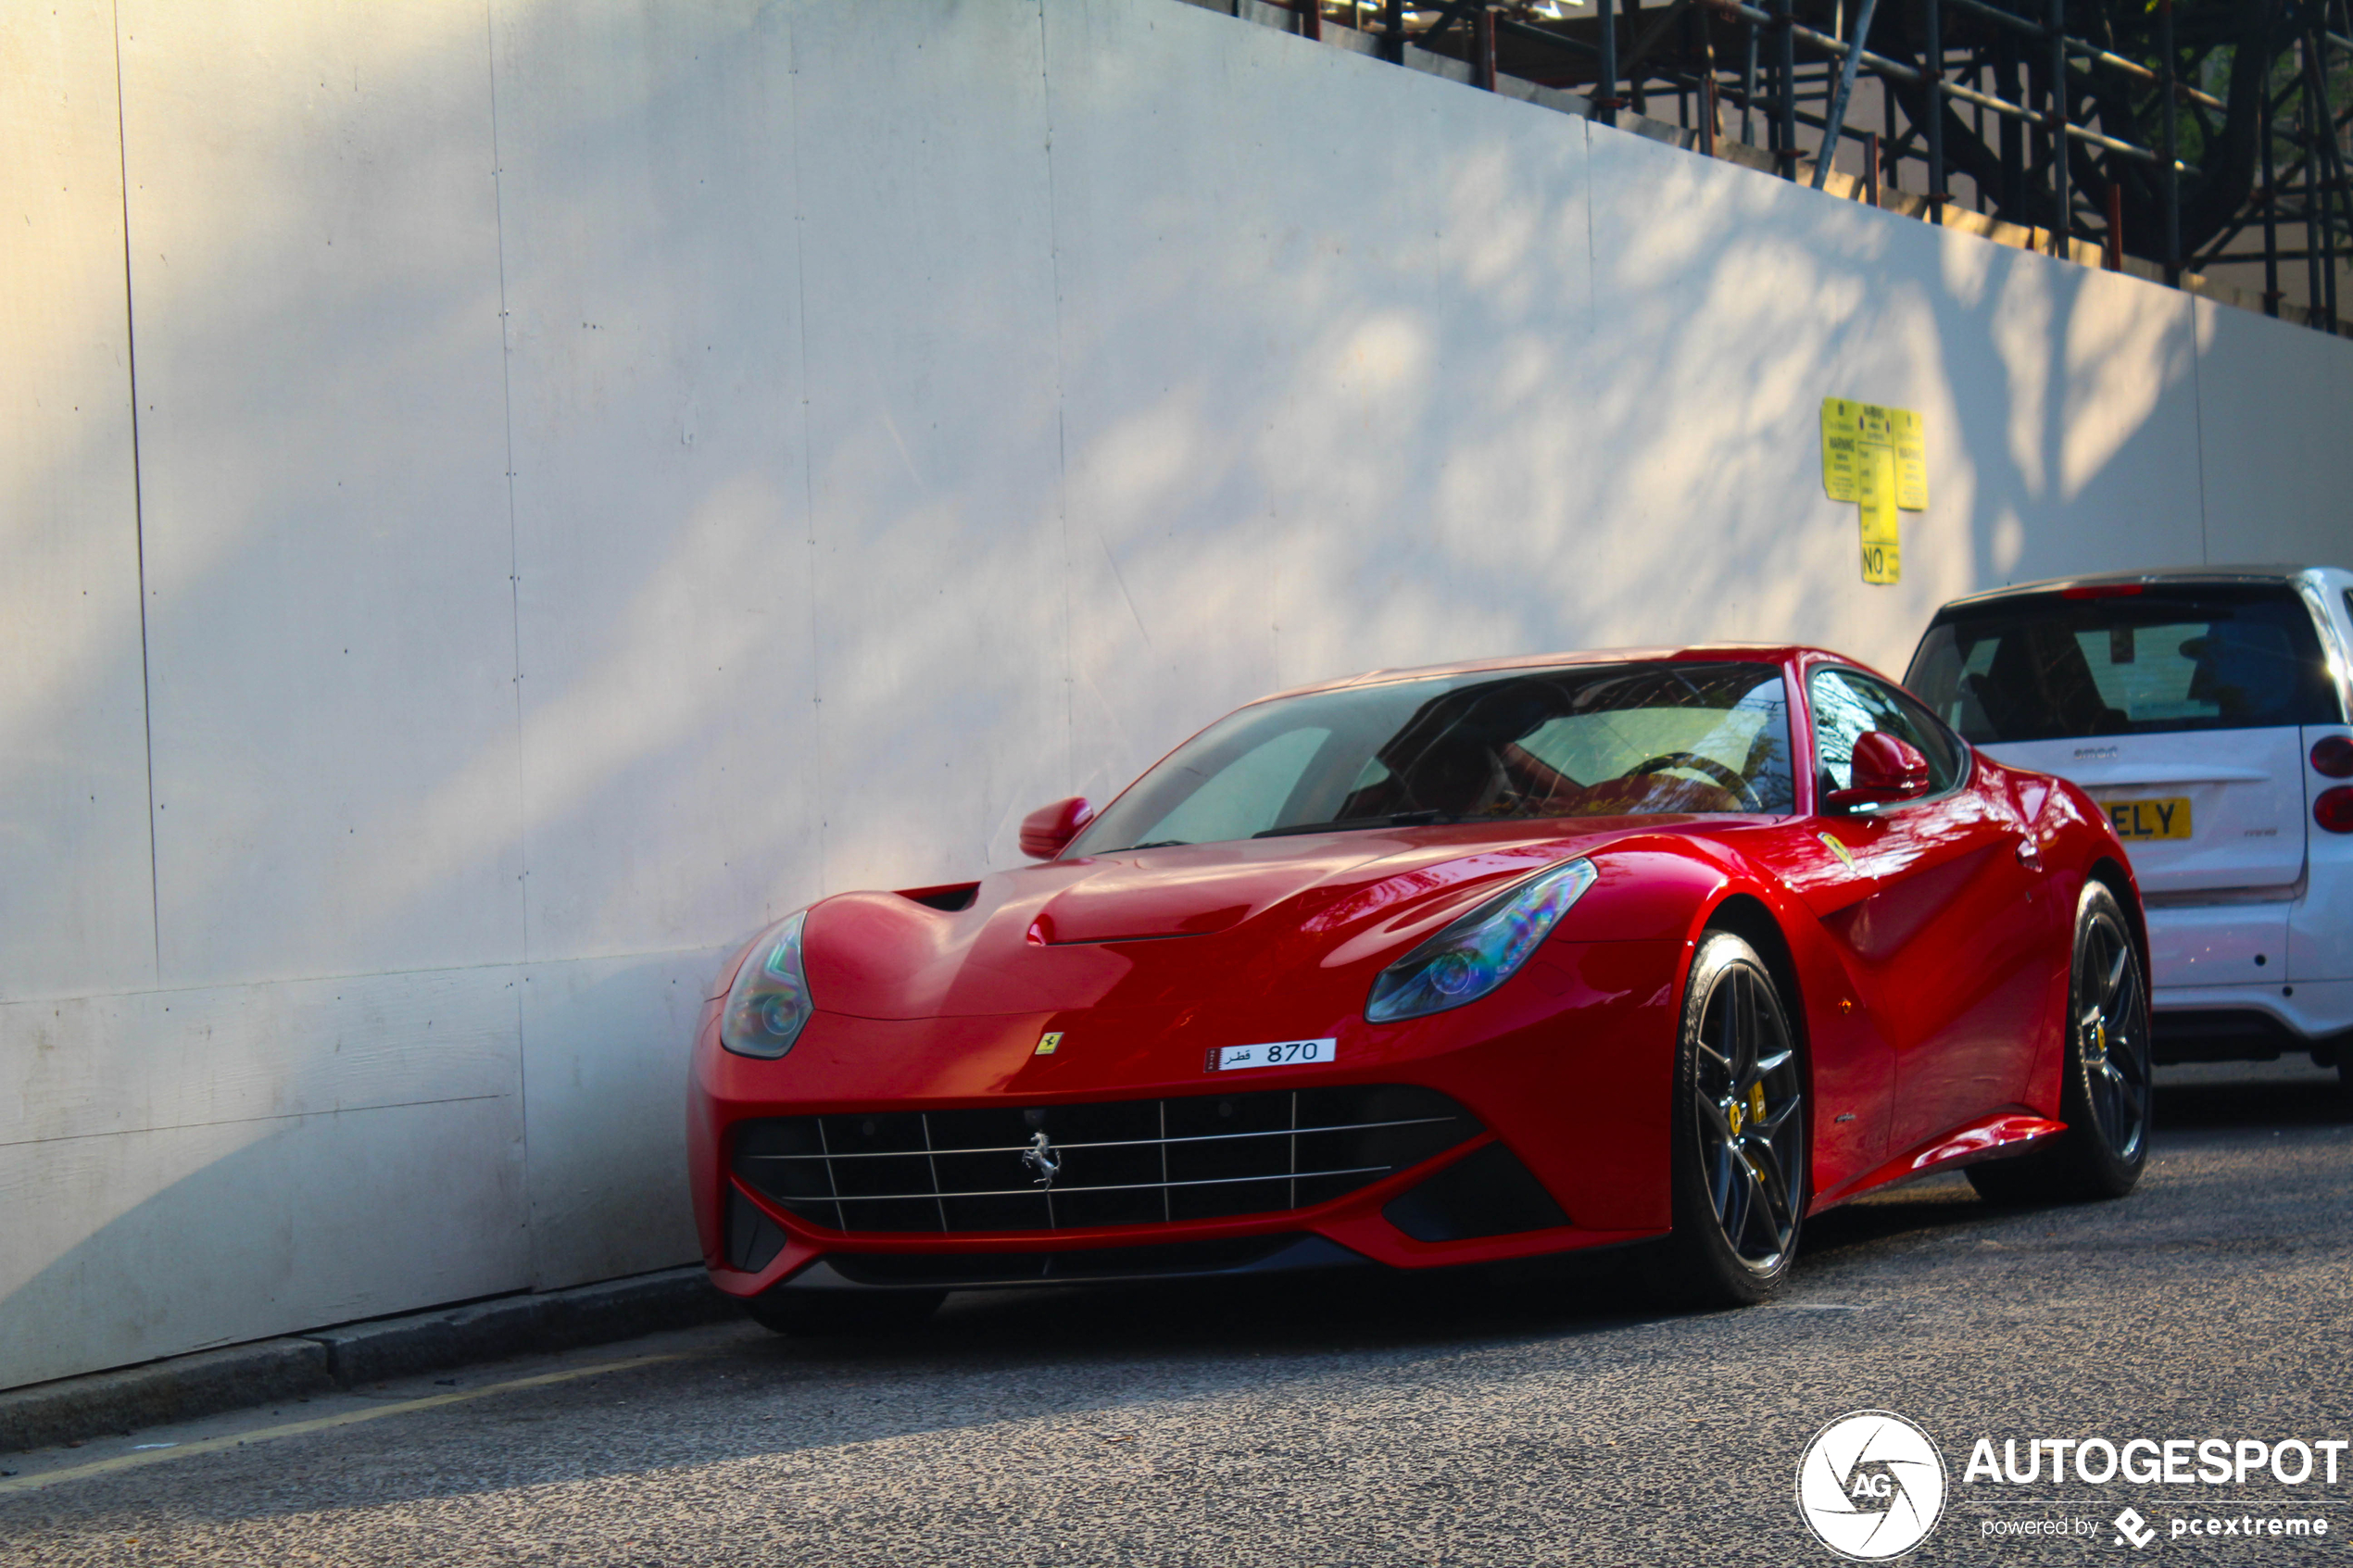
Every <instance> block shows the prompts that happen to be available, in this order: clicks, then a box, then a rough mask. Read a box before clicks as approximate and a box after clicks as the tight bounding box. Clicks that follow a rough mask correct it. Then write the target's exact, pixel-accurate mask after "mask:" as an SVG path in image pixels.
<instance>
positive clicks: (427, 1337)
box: [0, 1265, 742, 1453]
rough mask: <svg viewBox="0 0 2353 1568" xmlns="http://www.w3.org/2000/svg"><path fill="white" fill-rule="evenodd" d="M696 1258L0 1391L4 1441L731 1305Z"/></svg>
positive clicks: (138, 1423)
mask: <svg viewBox="0 0 2353 1568" xmlns="http://www.w3.org/2000/svg"><path fill="white" fill-rule="evenodd" d="M741 1311H742V1309H741V1308H739V1307H738V1306H737V1305H736V1302H735V1301H734V1300H733V1299H731V1298H728V1297H726V1296H724V1295H722V1294H721V1293H720V1292H719V1291H718V1290H716V1289H714V1288H713V1287H712V1286H711V1280H710V1278H709V1276H708V1275H706V1274H705V1273H703V1271H702V1269H701V1267H700V1266H699V1265H689V1266H688V1267H686V1268H683V1269H665V1270H663V1271H662V1272H661V1273H653V1274H639V1275H637V1276H635V1278H631V1279H620V1280H607V1281H605V1282H603V1283H601V1284H598V1285H584V1286H575V1287H574V1288H573V1289H570V1290H551V1291H548V1292H547V1293H546V1294H544V1295H531V1294H524V1295H517V1296H502V1297H497V1298H493V1299H491V1300H488V1301H477V1302H474V1303H472V1305H470V1306H464V1307H457V1308H444V1309H436V1310H435V1311H426V1312H411V1313H408V1314H406V1315H404V1316H401V1317H396V1318H376V1319H372V1320H371V1321H369V1322H365V1323H343V1324H340V1325H338V1326H336V1327H333V1328H321V1329H314V1330H311V1331H310V1332H308V1333H305V1334H297V1335H290V1336H286V1337H284V1338H282V1339H263V1340H258V1341H256V1342H255V1343H253V1344H249V1345H232V1346H230V1347H228V1348H224V1349H219V1350H199V1351H196V1352H195V1353H194V1354H192V1355H185V1356H173V1357H171V1358H170V1359H169V1360H166V1361H150V1362H148V1363H147V1364H145V1366H134V1367H125V1368H122V1369H121V1370H120V1371H117V1372H97V1373H90V1374H85V1375H83V1376H81V1377H61V1378H58V1379H57V1381H55V1382H53V1383H36V1384H34V1385H32V1386H30V1387H25V1388H12V1389H9V1390H7V1391H6V1392H4V1393H0V1453H8V1452H14V1451H17V1450H19V1449H39V1448H47V1447H50V1446H52V1445H54V1444H58V1443H71V1442H77V1441H80V1440H82V1439H83V1438H86V1437H94V1436H102V1435H105V1434H108V1433H117V1432H124V1431H129V1430H135V1429H137V1428H139V1427H143V1426H160V1425H164V1424H168V1423H171V1422H178V1421H191V1420H195V1418H197V1417H199V1416H207V1415H219V1414H220V1413H222V1412H223V1411H233V1410H242V1409H245V1407H247V1406H251V1405H260V1404H268V1403H270V1402H271V1400H274V1399H299V1398H302V1397H304V1396H306V1395H310V1394H321V1393H328V1392H331V1391H333V1390H334V1389H336V1388H350V1387H352V1386H356V1385H359V1384H363V1383H375V1382H381V1381H383V1380H384V1379H386V1378H391V1377H406V1376H409V1375H411V1374H416V1373H421V1372H438V1371H440V1370H442V1369H444V1368H447V1367H453V1366H463V1365H465V1364H466V1363H468V1362H470V1361H496V1360H497V1359H499V1358H501V1357H505V1356H514V1355H522V1354H524V1353H527V1352H530V1351H535V1350H565V1349H571V1348H575V1347H578V1346H582V1345H602V1344H606V1343H609V1342H610V1341H612V1340H616V1339H634V1338H635V1337H637V1336H639V1335H645V1334H655V1333H660V1332H661V1331H662V1330H665V1329H674V1328H691V1327H693V1326H695V1325H697V1324H698V1323H717V1322H721V1321H724V1320H725V1319H728V1318H732V1317H735V1316H737V1315H738V1314H739V1313H740V1312H741Z"/></svg>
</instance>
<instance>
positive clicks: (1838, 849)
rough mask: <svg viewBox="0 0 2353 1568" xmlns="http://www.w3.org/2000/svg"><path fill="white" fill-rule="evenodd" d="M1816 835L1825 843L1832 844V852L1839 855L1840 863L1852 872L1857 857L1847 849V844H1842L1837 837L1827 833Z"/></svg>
mask: <svg viewBox="0 0 2353 1568" xmlns="http://www.w3.org/2000/svg"><path fill="white" fill-rule="evenodd" d="M1814 836H1815V837H1817V838H1818V839H1820V840H1821V841H1822V842H1823V843H1824V844H1827V845H1829V846H1830V849H1831V854H1833V855H1835V856H1837V857H1838V860H1839V864H1841V865H1843V866H1844V867H1845V868H1846V869H1847V870H1848V871H1850V872H1851V871H1853V870H1854V869H1855V857H1854V855H1853V853H1852V852H1850V851H1849V850H1848V849H1847V847H1846V846H1845V845H1843V844H1841V843H1840V842H1839V841H1838V840H1837V839H1836V838H1834V837H1832V836H1831V834H1826V833H1821V834H1815V835H1814Z"/></svg>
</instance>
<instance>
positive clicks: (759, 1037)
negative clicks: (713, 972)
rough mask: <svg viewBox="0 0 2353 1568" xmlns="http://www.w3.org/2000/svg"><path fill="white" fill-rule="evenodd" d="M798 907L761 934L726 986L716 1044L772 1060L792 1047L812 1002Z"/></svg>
mask: <svg viewBox="0 0 2353 1568" xmlns="http://www.w3.org/2000/svg"><path fill="white" fill-rule="evenodd" d="M808 918H809V911H808V910H806V909H803V910H802V911H801V912H800V913H799V914H797V915H795V916H793V917H792V918H791V919H790V920H788V921H786V922H784V924H782V925H780V926H778V927H776V928H775V930H774V931H773V932H771V933H769V934H767V935H763V936H762V937H761V939H760V945H759V946H758V947H754V948H753V949H752V952H751V957H749V958H748V959H746V960H744V967H743V968H742V969H740V970H738V971H737V972H736V983H735V985H731V986H729V987H728V989H727V1010H726V1012H725V1013H724V1014H723V1015H722V1017H721V1019H720V1023H719V1043H720V1044H721V1045H723V1046H724V1047H727V1048H728V1049H729V1050H731V1051H734V1052H735V1053H736V1055H737V1056H758V1057H767V1058H770V1059H772V1060H773V1059H774V1058H776V1057H780V1056H782V1055H784V1054H785V1053H786V1051H788V1050H790V1049H792V1043H793V1041H794V1040H796V1039H798V1038H799V1035H800V1031H801V1027H802V1025H804V1024H806V1023H807V1022H809V1015H810V1014H811V1013H812V1012H814V1011H816V1007H815V1006H814V1004H812V1002H811V1001H810V999H809V977H808V976H807V975H805V974H803V973H802V972H801V970H800V926H801V922H803V921H805V920H807V919H808Z"/></svg>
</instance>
